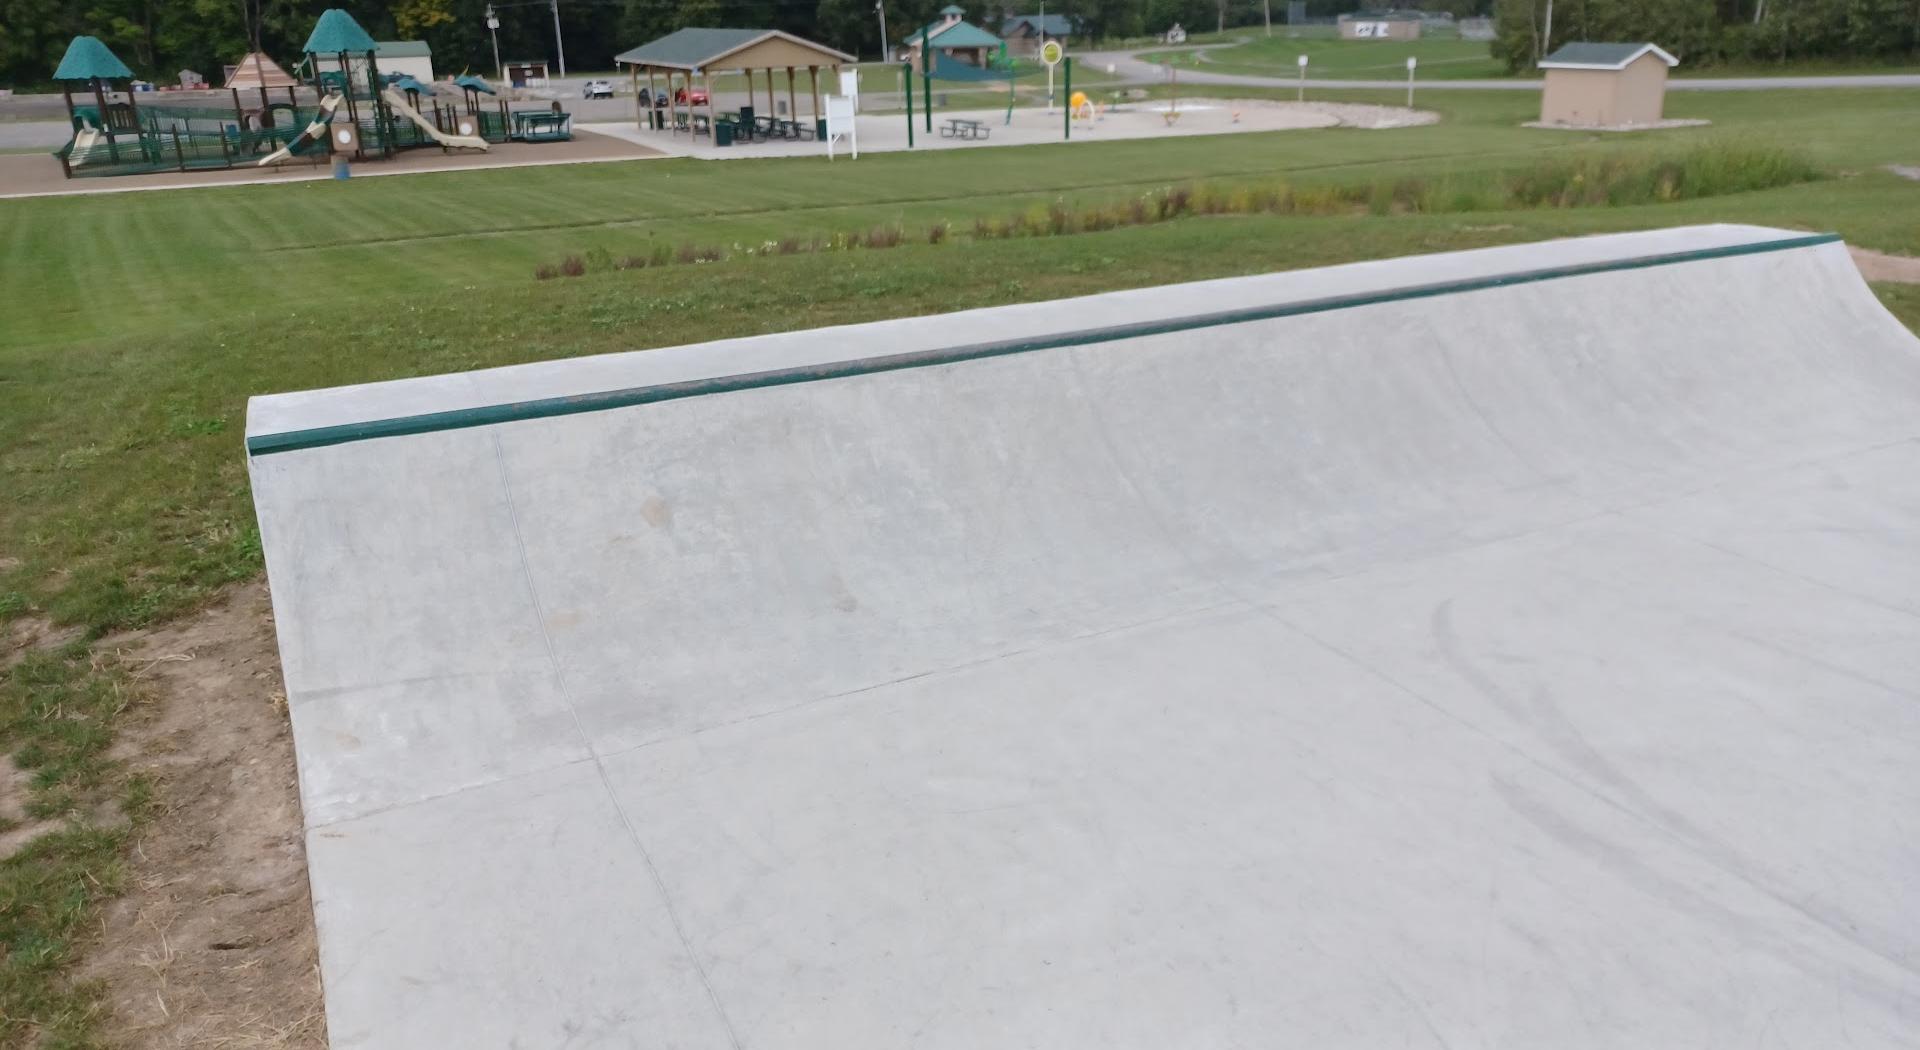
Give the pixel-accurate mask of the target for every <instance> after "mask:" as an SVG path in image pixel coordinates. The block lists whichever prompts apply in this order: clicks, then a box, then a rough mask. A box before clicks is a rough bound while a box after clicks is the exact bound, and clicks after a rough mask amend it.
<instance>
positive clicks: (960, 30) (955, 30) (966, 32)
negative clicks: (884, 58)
mask: <svg viewBox="0 0 1920 1050" xmlns="http://www.w3.org/2000/svg"><path fill="white" fill-rule="evenodd" d="M920 33H921V31H920V30H918V29H916V30H914V31H913V35H912V36H910V37H908V38H907V39H906V40H905V41H903V43H906V44H909V45H911V44H918V43H919V42H920ZM926 34H927V36H928V38H929V42H930V43H931V45H932V46H934V47H999V46H1000V43H1001V40H1000V38H999V37H997V36H994V35H993V34H992V33H989V32H987V31H986V30H984V29H982V28H980V27H979V26H977V25H974V24H973V23H972V22H936V23H934V24H933V25H930V26H928V27H927V28H926Z"/></svg>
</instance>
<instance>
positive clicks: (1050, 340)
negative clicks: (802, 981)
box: [247, 233, 1841, 456]
mask: <svg viewBox="0 0 1920 1050" xmlns="http://www.w3.org/2000/svg"><path fill="white" fill-rule="evenodd" d="M1840 239H1841V238H1840V235H1839V234H1835V233H1820V234H1808V235H1806V236H1803V237H1783V238H1778V239H1775V240H1770V241H1755V242H1751V243H1746V244H1731V245H1721V246H1717V247H1713V248H1699V249H1694V250H1690V251H1680V252H1664V253H1661V254H1657V255H1644V256H1635V257H1630V258H1625V259H1608V260H1604V261H1600V262H1591V263H1575V264H1571V265H1566V266H1551V267H1543V268H1540V269H1535V270H1522V271H1517V272H1514V273H1508V274H1498V275H1494V276H1490V277H1473V278H1466V279H1462V280H1457V281H1436V282H1433V283H1430V284H1419V285H1409V286H1406V287H1403V288H1395V289H1391V290H1387V291H1377V292H1363V293H1357V294H1351V295H1336V296H1326V297H1323V298H1317V299H1302V300H1296V301H1293V302H1286V303H1276V304H1269V305H1265V306H1250V307H1246V308H1244V309H1238V310H1221V311H1214V312H1211V313H1204V314H1192V315H1188V316H1184V317H1170V318H1164V319H1159V320H1153V321H1138V322H1133V323H1130V324H1120V325H1112V326H1108V327H1101V328H1088V329H1081V330H1078V331H1072V332H1058V333H1052V334H1049V335H1046V336H1042V337H1036V338H1032V339H1003V340H995V341H991V342H980V343H966V344H961V345H957V346H951V347H941V348H937V349H932V350H915V351H911V352H907V353H901V354H889V355H882V356H878V357H868V358H860V359H857V360H852V361H842V362H835V363H833V364H826V365H807V366H801V367H796V368H781V369H773V370H769V371H761V372H746V373H741V374H739V375H731V376H715V377H711V378H706V379H697V380H689V381H686V382H678V383H660V384H655V385H651V386H641V387H628V388H624V389H617V390H605V391H597V392H594V393H590V394H574V395H568V396H565V397H549V398H539V399H535V400H530V401H515V402H507V403H503V404H497V405H485V406H481V407H477V408H461V409H454V410H450V411H445V412H427V413H421V414H417V415H405V416H395V417H392V418H388V419H376V420H368V421H365V422H358V423H346V424H340V425H337V426H325V427H312V428H307V429H301V430H289V431H283V432H280V433H274V434H257V435H252V436H249V437H248V438H247V454H248V455H249V456H267V455H272V454H274V453H278V452H294V451H299V450H303V449H314V448H325V447H327V446H330V445H344V444H348V443H351V442H357V441H371V440H375V439H378V438H392V437H408V436H412V435H418V434H429V433H434V432H438V431H443V430H462V429H467V428H470V427H482V426H492V425H494V424H498V423H514V422H522V421H527V420H537V419H551V418H554V417H558V416H570V415H578V414H580V413H584V412H604V411H609V410H612V409H618V408H631V407H635V406H638V405H647V404H657V403H659V402H664V401H678V400H682V399H685V398H692V397H705V396H708V395H711V394H726V393H735V392H739V391H743V390H756V389H761V388H766V387H777V386H790V385H793V384H797V383H812V382H819V381H822V380H828V379H846V378H852V377H855V376H864V375H876V374H879V373H882V372H897V371H901V370H904V369H910V368H927V367H931V366H935V365H948V364H958V363H962V362H966V361H977V360H983V359H986V358H993V357H1005V356H1008V355H1012V354H1024V353H1032V352H1034V351H1039V350H1056V349H1060V348H1063V347H1068V346H1084V345H1088V344H1094V343H1110V342H1117V341H1119V340H1123V339H1138V338H1142V337H1146V336H1155V335H1165V334H1168V333H1172V332H1181V331H1192V330H1197V329H1204V328H1214V327H1220V326H1223V325H1233V324H1244V323H1246V322H1249V321H1267V320H1274V319H1277V318H1282V317H1297V316H1301V315H1305V314H1316V313H1327V312H1330V311H1335V310H1347V309H1352V308H1354V307H1360V306H1373V305H1379V304H1383V303H1393V302H1405V301H1408V300H1414V299H1429V298H1434V297H1436V296H1443V295H1455V294H1459V293H1462V292H1473V291H1481V290H1485V289H1491V288H1507V287H1512V286H1515V285H1524V284H1534V283H1538V282H1541V281H1552V280H1559V279H1562V278H1567V277H1583V276H1588V275H1592V274H1600V273H1614V272H1620V271H1626V270H1644V269H1649V268H1652V267H1657V266H1670V265H1674V264H1677V263H1687V262H1699V261H1704V260H1710V259H1725V258H1732V257H1736V256H1743V255H1761V254H1767V253H1771V252H1781V251H1793V250H1796V249H1800V248H1811V247H1817V246H1819V245H1824V244H1832V243H1835V242H1837V241H1839V240H1840Z"/></svg>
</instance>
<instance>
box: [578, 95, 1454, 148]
mask: <svg viewBox="0 0 1920 1050" xmlns="http://www.w3.org/2000/svg"><path fill="white" fill-rule="evenodd" d="M1101 94H1105V92H1102V93H1101ZM914 104H915V106H918V105H919V102H918V101H916V102H915V103H914ZM1169 105H1170V104H1169V103H1168V102H1166V101H1146V102H1128V103H1122V104H1118V105H1115V106H1113V107H1111V108H1104V109H1102V110H1101V112H1100V116H1099V118H1098V119H1095V120H1076V121H1074V122H1073V137H1072V138H1071V139H1069V138H1067V137H1066V131H1065V128H1064V126H1063V125H1064V122H1065V116H1064V114H1062V113H1061V112H1060V111H1059V110H1055V111H1053V112H1051V113H1049V112H1047V111H1046V110H1045V109H1042V108H1039V107H1033V106H1028V107H1024V108H1019V109H1015V110H1014V111H1013V114H1012V120H1011V122H1009V121H1008V114H1007V111H1006V109H1005V108H1004V107H1003V108H1001V109H991V110H986V109H982V110H947V109H942V108H938V107H936V108H935V110H934V114H933V126H934V130H933V132H931V133H929V132H927V130H926V124H925V116H924V114H916V115H915V117H914V125H913V143H912V145H911V146H909V145H908V143H907V117H906V114H905V113H884V114H862V115H861V116H860V117H858V118H857V121H858V127H859V133H860V152H862V153H894V152H898V151H901V150H906V149H916V150H926V149H987V148H991V147H994V146H1034V145H1046V144H1049V143H1057V142H1063V141H1066V142H1114V141H1118V140H1121V139H1163V138H1180V137H1185V136H1192V135H1235V134H1243V133H1250V132H1257V131H1298V130H1301V129H1303V128H1334V127H1348V128H1364V129H1371V130H1379V129H1383V128H1404V127H1416V126H1419V125H1422V124H1431V123H1433V122H1435V121H1437V120H1439V119H1440V115H1439V114H1438V113H1434V112H1433V111H1431V110H1418V109H1406V108H1403V107H1400V106H1373V105H1362V104H1359V103H1349V102H1283V101H1277V100H1274V99H1245V98H1242V99H1235V98H1192V99H1181V100H1180V101H1179V102H1178V103H1174V104H1172V105H1174V106H1177V110H1178V116H1177V117H1176V118H1175V119H1174V120H1173V121H1172V122H1171V123H1170V122H1168V121H1167V119H1166V117H1165V114H1166V112H1167V110H1168V108H1169ZM956 118H958V119H963V120H977V121H979V122H981V123H983V124H985V125H987V126H988V128H989V129H990V130H989V132H988V136H987V137H986V138H984V139H963V138H949V137H947V136H944V135H942V134H941V133H940V128H941V127H942V126H943V125H944V124H945V122H946V121H948V120H953V119H956ZM801 119H802V120H806V119H808V118H807V117H806V116H805V115H804V114H803V115H802V117H801ZM581 127H582V128H584V129H587V130H591V131H594V132H598V133H599V134H602V135H611V136H615V137H618V138H623V139H626V140H627V141H629V142H633V143H636V144H638V145H642V146H646V147H648V148H650V149H656V150H659V151H661V152H663V153H671V154H673V155H674V156H678V157H699V158H700V159H702V160H743V159H747V158H752V157H811V156H825V155H826V152H827V146H826V143H824V142H783V141H771V142H756V143H735V144H734V145H732V146H728V147H725V148H720V147H716V146H714V144H713V140H712V139H710V138H708V137H706V136H704V135H701V136H694V135H691V134H687V133H683V132H667V131H652V130H649V129H646V128H642V127H640V126H639V124H638V122H637V121H622V122H619V123H611V122H609V123H596V124H584V125H581ZM844 147H845V144H844V143H842V144H841V145H840V146H836V147H835V155H836V156H845V155H846V153H845V148H844Z"/></svg>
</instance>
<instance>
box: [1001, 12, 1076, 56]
mask: <svg viewBox="0 0 1920 1050" xmlns="http://www.w3.org/2000/svg"><path fill="white" fill-rule="evenodd" d="M1076 31H1077V27H1076V26H1075V25H1074V22H1073V19H1071V18H1069V17H1067V16H1066V15H1062V14H1046V15H1008V16H1007V19H1006V21H1004V22H1001V23H1000V35H1001V37H1003V38H1004V39H1005V40H1006V42H1007V50H1009V51H1011V52H1013V53H1014V54H1016V55H1036V54H1039V53H1040V45H1041V44H1044V43H1046V42H1047V41H1049V40H1058V41H1060V43H1062V44H1065V43H1067V42H1068V40H1070V39H1071V38H1072V37H1073V36H1074V34H1075V32H1076Z"/></svg>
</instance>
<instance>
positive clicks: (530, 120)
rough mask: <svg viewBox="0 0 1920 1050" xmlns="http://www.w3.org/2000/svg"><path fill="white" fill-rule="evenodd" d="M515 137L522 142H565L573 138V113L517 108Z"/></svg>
mask: <svg viewBox="0 0 1920 1050" xmlns="http://www.w3.org/2000/svg"><path fill="white" fill-rule="evenodd" d="M513 137H514V138H515V139H516V140H518V141H520V142H564V141H566V140H567V139H571V138H573V114H571V113H549V112H547V111H545V110H524V109H523V110H515V111H514V114H513Z"/></svg>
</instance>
